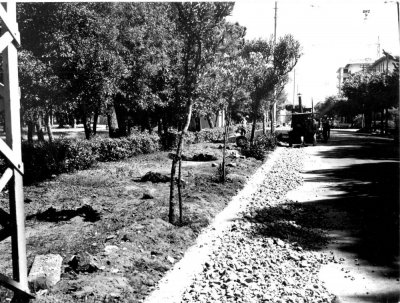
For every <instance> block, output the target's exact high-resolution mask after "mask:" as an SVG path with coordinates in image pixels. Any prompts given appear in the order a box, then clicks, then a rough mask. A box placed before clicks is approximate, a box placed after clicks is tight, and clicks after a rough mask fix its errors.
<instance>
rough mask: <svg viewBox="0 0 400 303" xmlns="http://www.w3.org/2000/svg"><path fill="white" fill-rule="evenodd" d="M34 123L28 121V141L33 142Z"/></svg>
mask: <svg viewBox="0 0 400 303" xmlns="http://www.w3.org/2000/svg"><path fill="white" fill-rule="evenodd" d="M34 128H35V124H34V123H33V122H32V121H28V142H29V143H33V131H34Z"/></svg>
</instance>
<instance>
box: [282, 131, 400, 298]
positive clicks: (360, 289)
mask: <svg viewBox="0 0 400 303" xmlns="http://www.w3.org/2000/svg"><path fill="white" fill-rule="evenodd" d="M304 152H305V153H306V155H307V156H306V160H305V164H304V171H303V177H304V181H305V182H304V184H303V185H302V186H301V187H299V188H297V189H295V190H293V191H291V192H289V193H288V196H287V197H288V198H289V199H291V200H294V201H298V202H303V203H304V205H306V206H307V207H308V206H312V207H317V209H320V210H321V211H322V212H324V213H325V214H326V216H325V219H324V220H322V221H321V222H320V224H319V225H320V227H321V228H323V229H324V230H326V231H328V236H329V238H330V244H329V245H328V246H327V247H325V248H323V249H322V252H323V253H326V254H327V255H328V256H330V257H331V261H333V262H329V263H328V264H325V265H323V266H322V268H321V271H320V278H321V280H323V281H324V282H325V285H326V287H327V288H328V290H329V291H330V292H332V293H334V294H335V295H337V298H338V300H337V301H338V302H349V303H356V302H357V303H358V302H399V301H400V283H399V267H398V266H399V250H398V249H399V225H398V224H399V223H398V222H399V205H398V203H399V187H398V184H399V153H398V147H395V146H394V145H393V142H392V141H390V140H388V139H383V138H377V137H371V136H367V135H361V134H356V133H351V132H343V131H342V132H339V131H337V132H333V133H332V140H331V141H330V143H329V144H327V145H320V146H316V147H309V148H304Z"/></svg>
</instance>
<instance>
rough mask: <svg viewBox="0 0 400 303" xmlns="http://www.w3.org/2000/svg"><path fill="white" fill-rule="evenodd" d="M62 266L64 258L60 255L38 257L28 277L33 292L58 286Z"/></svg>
mask: <svg viewBox="0 0 400 303" xmlns="http://www.w3.org/2000/svg"><path fill="white" fill-rule="evenodd" d="M61 264H62V257H61V256H60V255H58V254H48V255H37V256H36V257H35V260H34V261H33V265H32V268H31V270H30V272H29V276H28V283H29V285H30V286H31V288H32V290H33V291H37V290H39V289H48V288H49V287H51V286H54V285H56V284H57V282H58V281H60V279H61Z"/></svg>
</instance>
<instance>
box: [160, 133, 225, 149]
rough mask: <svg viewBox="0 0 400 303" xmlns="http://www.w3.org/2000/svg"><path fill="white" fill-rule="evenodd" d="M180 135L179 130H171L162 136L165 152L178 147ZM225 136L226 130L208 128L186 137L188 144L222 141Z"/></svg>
mask: <svg viewBox="0 0 400 303" xmlns="http://www.w3.org/2000/svg"><path fill="white" fill-rule="evenodd" d="M179 134H180V132H178V131H177V130H170V131H168V132H166V133H164V134H162V135H161V138H160V144H161V146H162V148H163V149H164V150H171V149H173V148H176V147H177V146H178V142H179ZM223 136H224V128H222V127H218V128H206V129H202V130H201V131H198V132H188V133H187V134H186V137H185V143H186V144H196V143H203V142H217V141H221V140H222V139H223Z"/></svg>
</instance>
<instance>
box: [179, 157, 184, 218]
mask: <svg viewBox="0 0 400 303" xmlns="http://www.w3.org/2000/svg"><path fill="white" fill-rule="evenodd" d="M181 177H182V159H179V163H178V201H179V224H180V225H182V222H183V219H182V217H183V214H182V190H181V188H182V185H181Z"/></svg>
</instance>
